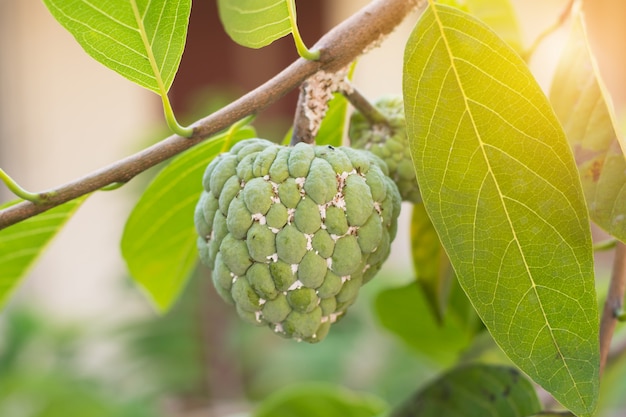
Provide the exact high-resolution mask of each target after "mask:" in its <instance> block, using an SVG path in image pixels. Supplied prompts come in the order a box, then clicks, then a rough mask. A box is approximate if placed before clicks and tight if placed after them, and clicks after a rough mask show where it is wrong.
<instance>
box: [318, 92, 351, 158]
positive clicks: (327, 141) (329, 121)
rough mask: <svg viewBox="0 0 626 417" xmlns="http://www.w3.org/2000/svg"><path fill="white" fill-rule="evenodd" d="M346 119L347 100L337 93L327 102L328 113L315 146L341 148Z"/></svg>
mask: <svg viewBox="0 0 626 417" xmlns="http://www.w3.org/2000/svg"><path fill="white" fill-rule="evenodd" d="M347 118H348V100H347V99H346V98H345V97H344V96H343V95H342V94H339V93H335V94H333V98H332V99H331V100H330V101H329V102H328V111H327V112H326V116H324V119H323V120H322V125H321V126H320V130H319V131H318V132H317V136H316V138H315V144H316V145H331V146H341V145H342V143H343V133H344V131H345V127H346V120H347Z"/></svg>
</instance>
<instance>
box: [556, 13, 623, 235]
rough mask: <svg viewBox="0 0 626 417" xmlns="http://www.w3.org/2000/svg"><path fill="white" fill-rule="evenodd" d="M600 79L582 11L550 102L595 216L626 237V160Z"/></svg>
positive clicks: (608, 229)
mask: <svg viewBox="0 0 626 417" xmlns="http://www.w3.org/2000/svg"><path fill="white" fill-rule="evenodd" d="M599 80H600V77H599V74H598V72H597V69H596V66H595V64H594V62H593V58H592V55H591V52H590V51H589V46H588V44H587V36H586V33H585V29H584V26H583V22H582V16H580V15H578V16H577V17H576V19H575V21H574V25H573V27H572V32H571V34H570V38H569V41H568V43H567V46H566V48H565V50H564V52H563V55H562V56H561V60H560V62H559V66H558V67H557V70H556V73H555V75H554V81H553V83H552V88H551V91H550V101H551V102H552V104H553V106H554V111H555V112H556V114H557V116H558V118H559V120H560V121H561V123H562V124H563V128H564V129H565V133H566V134H567V139H568V140H569V143H570V146H571V147H572V150H573V152H574V156H575V158H576V164H577V165H578V170H579V172H580V178H581V181H582V185H583V190H584V192H585V199H586V201H587V207H588V209H589V214H590V216H591V219H592V220H593V221H594V222H596V223H597V224H598V225H599V226H600V227H602V228H603V229H604V230H606V231H607V232H608V233H610V234H611V235H613V236H615V237H617V238H618V239H620V240H622V241H626V159H624V154H623V152H622V149H621V147H620V144H619V141H618V139H617V135H616V133H615V129H614V127H613V122H612V118H611V109H610V103H609V100H607V99H606V98H605V95H604V92H603V89H602V87H601V81H599Z"/></svg>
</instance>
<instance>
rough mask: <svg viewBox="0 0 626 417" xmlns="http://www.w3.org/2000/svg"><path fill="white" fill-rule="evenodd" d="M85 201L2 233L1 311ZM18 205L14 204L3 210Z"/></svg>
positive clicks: (43, 215)
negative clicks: (22, 279) (38, 259)
mask: <svg viewBox="0 0 626 417" xmlns="http://www.w3.org/2000/svg"><path fill="white" fill-rule="evenodd" d="M83 201H85V197H83V198H79V199H76V200H72V201H69V202H67V203H65V204H62V205H60V206H58V207H55V208H53V209H51V210H48V211H46V212H43V213H41V214H38V215H37V216H34V217H31V218H29V219H26V220H24V221H22V222H19V223H16V224H14V225H12V226H9V227H7V228H5V229H2V230H0V307H1V306H3V305H4V303H6V301H7V299H8V298H9V296H10V294H11V292H12V291H13V290H14V289H15V288H16V287H17V285H18V284H19V282H20V279H21V278H22V277H24V275H26V273H27V272H28V270H29V268H30V267H31V266H32V265H33V264H34V263H35V260H36V259H37V257H38V256H39V255H40V254H41V253H42V252H43V250H44V249H45V248H46V246H47V245H48V243H49V242H50V241H51V240H52V238H53V237H54V236H55V235H56V234H57V232H58V231H59V230H61V228H62V227H63V225H64V224H65V222H66V221H67V220H68V219H69V218H70V217H72V215H73V214H74V212H75V211H76V210H77V209H78V207H79V206H80V205H81V204H82V202H83ZM15 203H17V201H13V202H10V203H7V204H3V205H1V206H0V209H2V208H5V207H8V206H11V205H13V204H15Z"/></svg>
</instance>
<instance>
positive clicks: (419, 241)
mask: <svg viewBox="0 0 626 417" xmlns="http://www.w3.org/2000/svg"><path fill="white" fill-rule="evenodd" d="M411 255H412V258H413V267H414V268H415V276H416V278H417V282H418V283H419V284H420V285H421V287H422V289H423V290H424V293H425V296H426V299H427V300H428V303H429V305H430V306H431V308H432V310H433V312H434V313H435V317H437V320H439V321H442V320H443V317H444V316H445V313H446V308H447V305H448V296H449V295H450V287H451V284H452V283H453V282H454V280H455V277H454V271H453V270H452V266H451V265H450V260H449V259H448V255H446V252H445V251H444V250H443V247H442V246H441V242H440V241H439V236H437V232H436V231H435V227H434V226H433V224H432V222H431V221H430V218H429V217H428V214H427V213H426V209H425V208H424V204H421V203H420V204H415V205H413V215H412V217H411Z"/></svg>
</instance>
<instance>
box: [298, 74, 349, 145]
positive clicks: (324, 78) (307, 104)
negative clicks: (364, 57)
mask: <svg viewBox="0 0 626 417" xmlns="http://www.w3.org/2000/svg"><path fill="white" fill-rule="evenodd" d="M348 71H349V67H344V68H342V69H340V70H339V71H337V72H326V71H324V70H321V71H318V72H316V73H315V74H314V75H313V76H311V77H309V78H308V79H307V80H306V81H304V82H303V83H302V84H301V85H300V95H299V97H298V104H297V105H296V113H295V116H294V122H293V134H292V137H291V146H294V145H296V144H298V143H299V142H304V143H309V144H313V143H314V142H315V136H317V132H319V129H320V126H321V124H322V120H323V119H324V116H326V111H327V110H328V102H329V101H330V100H331V99H332V98H333V94H334V93H336V92H337V91H343V90H344V89H350V88H351V87H350V85H349V83H347V81H346V79H347V75H348Z"/></svg>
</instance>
